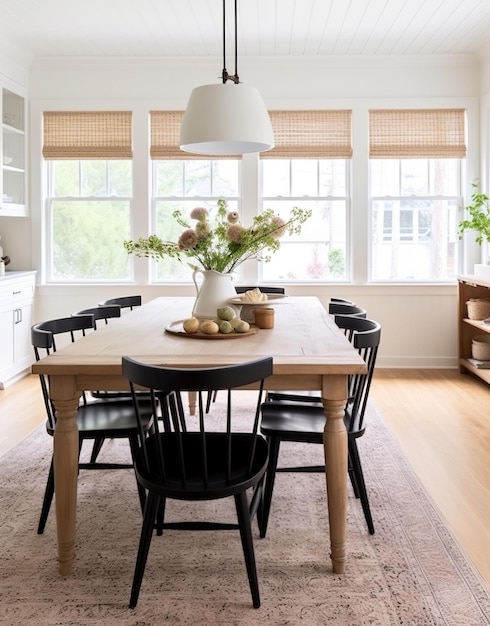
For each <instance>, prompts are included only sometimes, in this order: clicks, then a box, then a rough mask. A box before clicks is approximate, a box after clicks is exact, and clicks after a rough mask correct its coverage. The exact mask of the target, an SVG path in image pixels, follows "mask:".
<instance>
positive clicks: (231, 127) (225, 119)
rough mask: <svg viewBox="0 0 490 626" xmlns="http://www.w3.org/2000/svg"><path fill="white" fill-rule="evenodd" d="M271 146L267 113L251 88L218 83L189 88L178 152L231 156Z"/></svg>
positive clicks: (257, 93)
mask: <svg viewBox="0 0 490 626" xmlns="http://www.w3.org/2000/svg"><path fill="white" fill-rule="evenodd" d="M273 147H274V133H273V131H272V125H271V121H270V118H269V114H268V113H267V109H266V108H265V105H264V102H263V100H262V97H261V95H260V93H259V92H258V90H257V89H255V87H249V86H247V85H243V84H242V83H238V84H235V83H221V84H216V85H203V86H201V87H196V88H195V89H193V91H192V93H191V97H190V98H189V103H188V105H187V109H186V111H185V113H184V117H183V120H182V126H181V131H180V148H181V150H183V151H185V152H193V153H195V154H209V155H213V154H216V155H226V154H230V155H235V154H246V153H248V152H263V151H265V150H270V149H271V148H273Z"/></svg>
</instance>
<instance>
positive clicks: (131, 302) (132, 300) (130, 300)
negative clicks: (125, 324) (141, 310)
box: [100, 295, 142, 311]
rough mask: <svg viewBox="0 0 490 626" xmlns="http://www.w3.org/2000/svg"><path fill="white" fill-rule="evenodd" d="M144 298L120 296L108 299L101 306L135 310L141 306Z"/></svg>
mask: <svg viewBox="0 0 490 626" xmlns="http://www.w3.org/2000/svg"><path fill="white" fill-rule="evenodd" d="M141 303H142V298H141V296H140V295H136V296H119V297H118V298H108V299H107V300H104V301H103V302H101V303H100V306H108V305H115V306H118V307H120V308H121V309H130V310H131V311H132V310H133V308H134V307H136V306H141Z"/></svg>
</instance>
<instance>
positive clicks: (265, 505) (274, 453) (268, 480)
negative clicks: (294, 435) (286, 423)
mask: <svg viewBox="0 0 490 626" xmlns="http://www.w3.org/2000/svg"><path fill="white" fill-rule="evenodd" d="M268 442H269V463H268V465H267V472H266V475H265V484H264V489H263V496H262V503H261V506H260V508H259V514H258V516H257V517H258V522H259V531H260V537H261V539H263V538H264V537H265V535H266V533H267V525H268V523H269V515H270V511H271V502H272V492H273V490H274V482H275V480H276V468H277V459H278V458H279V446H280V445H281V440H280V439H279V438H278V437H273V438H268Z"/></svg>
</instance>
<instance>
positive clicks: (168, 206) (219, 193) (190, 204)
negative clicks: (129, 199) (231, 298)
mask: <svg viewBox="0 0 490 626" xmlns="http://www.w3.org/2000/svg"><path fill="white" fill-rule="evenodd" d="M152 172H153V174H152V180H153V185H152V189H153V191H152V223H153V224H154V228H152V232H154V233H155V234H156V235H158V236H159V237H160V238H161V239H164V240H167V241H177V240H178V238H179V236H180V234H181V232H182V226H180V225H179V224H178V223H177V222H176V220H175V219H174V218H173V217H172V214H173V212H174V211H175V210H177V209H180V210H181V211H182V214H183V216H186V215H188V214H190V212H191V210H192V209H193V208H194V207H196V206H203V207H205V208H207V209H214V208H216V203H217V201H218V199H219V198H225V199H226V200H227V202H228V208H229V210H230V211H238V212H240V210H239V206H240V198H239V188H240V187H239V175H240V161H238V160H236V159H235V160H234V159H230V160H224V159H223V160H217V161H214V160H203V159H196V160H181V159H173V160H154V161H153V166H152ZM154 270H155V276H154V277H155V279H156V280H158V281H166V282H168V281H171V282H188V281H190V280H191V271H190V270H189V267H188V266H187V265H186V264H185V263H181V262H178V261H176V260H175V259H168V258H165V259H159V260H158V262H154Z"/></svg>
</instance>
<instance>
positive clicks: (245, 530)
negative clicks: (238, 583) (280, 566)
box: [235, 491, 260, 609]
mask: <svg viewBox="0 0 490 626" xmlns="http://www.w3.org/2000/svg"><path fill="white" fill-rule="evenodd" d="M235 506H236V512H237V517H238V525H239V527H240V537H241V540H242V547H243V556H244V557H245V565H246V568H247V574H248V582H249V584H250V592H251V594H252V602H253V605H254V608H255V609H258V608H259V607H260V594H259V580H258V577H257V566H256V563H255V553H254V544H253V538H252V524H251V522H250V511H249V508H248V500H247V494H246V492H245V491H242V492H240V493H237V494H236V495H235Z"/></svg>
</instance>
